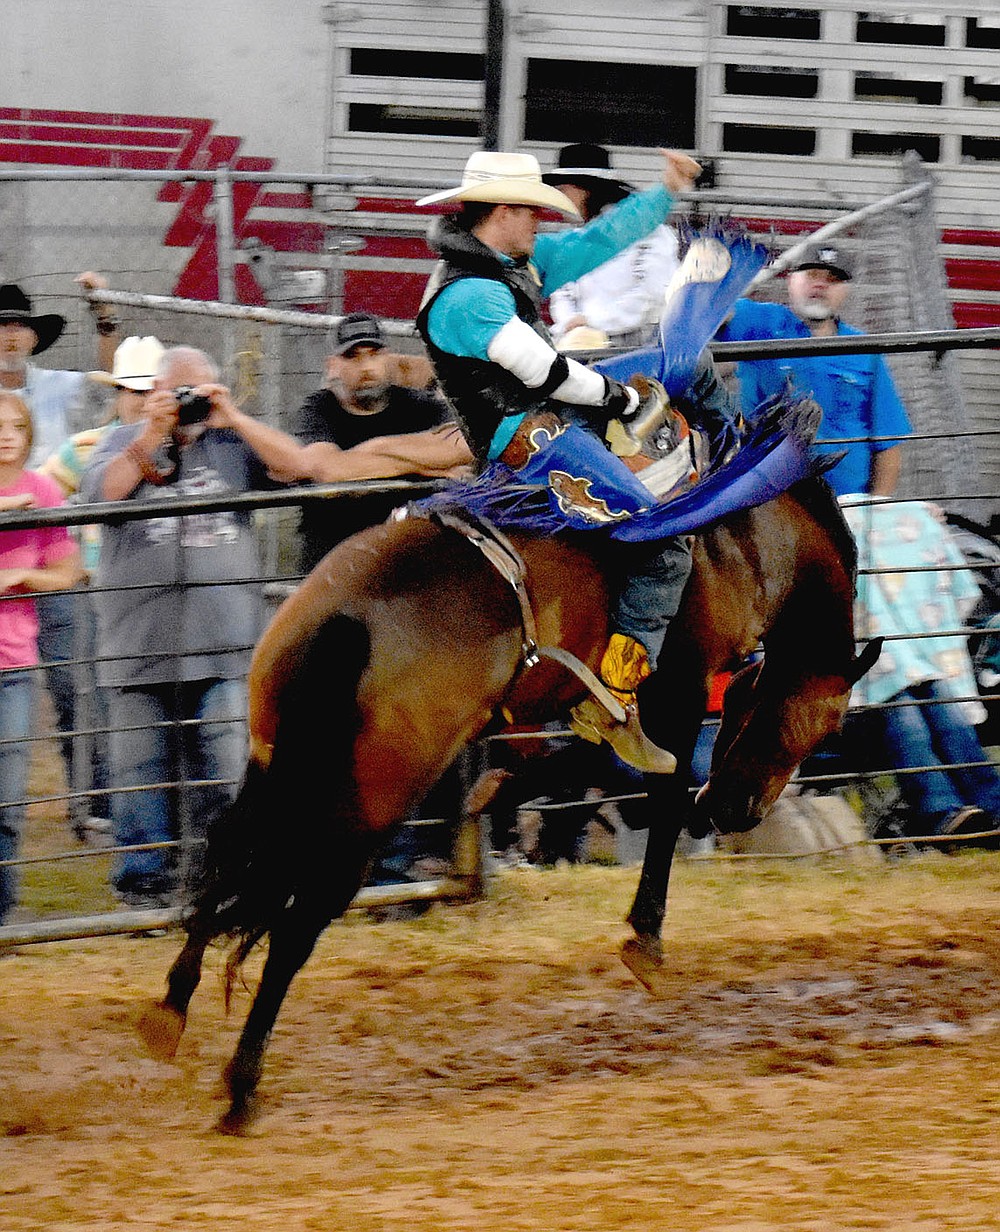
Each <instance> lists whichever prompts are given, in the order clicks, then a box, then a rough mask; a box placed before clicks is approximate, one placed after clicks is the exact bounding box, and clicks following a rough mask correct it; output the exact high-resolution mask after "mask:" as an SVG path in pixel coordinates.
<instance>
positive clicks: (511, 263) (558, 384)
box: [417, 150, 700, 773]
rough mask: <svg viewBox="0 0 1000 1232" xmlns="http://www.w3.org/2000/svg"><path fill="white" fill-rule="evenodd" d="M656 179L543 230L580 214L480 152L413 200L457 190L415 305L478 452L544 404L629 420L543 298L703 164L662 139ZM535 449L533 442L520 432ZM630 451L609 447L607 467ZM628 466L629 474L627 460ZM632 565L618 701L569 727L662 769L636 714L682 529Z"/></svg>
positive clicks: (501, 448) (673, 588)
mask: <svg viewBox="0 0 1000 1232" xmlns="http://www.w3.org/2000/svg"><path fill="white" fill-rule="evenodd" d="M662 153H663V177H662V178H663V182H662V183H661V184H658V185H656V186H655V187H653V188H649V189H647V190H646V191H644V192H637V193H633V194H632V195H630V196H628V197H627V198H626V199H625V200H623V201H621V202H619V203H618V204H617V205H614V206H612V207H610V208H609V209H607V210H605V211H603V212H602V213H601V214H600V216H599V217H598V218H595V219H594V220H593V221H592V222H590V223H588V224H587V225H586V226H583V227H580V228H578V229H574V230H570V231H563V232H560V233H558V234H551V233H545V234H542V235H539V234H538V223H539V218H540V216H541V215H542V214H543V213H544V212H545V211H550V212H551V211H556V212H559V213H562V214H563V215H566V216H568V217H570V218H574V217H576V216H577V211H576V209H575V207H574V205H573V203H572V202H571V201H570V200H569V198H568V197H566V196H565V195H564V194H563V193H561V192H559V191H558V190H557V189H555V188H553V187H551V186H550V185H548V184H545V183H544V182H543V180H542V177H541V170H540V168H539V166H538V162H537V160H536V159H535V158H533V157H532V156H531V155H527V154H513V153H497V152H491V151H480V152H478V153H476V154H473V155H472V156H471V157H470V159H469V160H468V162H467V164H466V167H465V172H464V175H463V179H462V183H461V185H460V186H459V187H458V188H455V189H448V190H446V191H444V192H439V193H434V194H432V195H431V196H429V197H425V198H423V200H422V201H419V202H418V203H417V204H418V205H422V206H426V205H431V204H436V203H438V202H446V201H447V202H456V203H457V204H458V205H459V207H460V210H459V212H458V213H457V214H455V215H451V216H448V215H446V216H444V217H442V218H441V219H439V220H437V222H436V223H435V225H434V226H433V227H432V230H431V235H430V243H431V245H432V246H433V247H434V248H435V249H436V250H437V251H438V252H439V253H440V255H441V260H440V262H439V264H438V266H437V268H436V269H435V271H434V273H433V275H432V276H431V279H430V282H429V283H428V286H427V290H426V292H425V295H424V302H423V304H422V306H421V310H420V313H419V315H418V317H417V328H418V330H419V331H420V333H421V336H422V337H423V339H424V341H425V342H426V344H427V347H428V351H429V353H430V357H431V360H432V361H433V363H434V366H435V369H436V371H437V374H438V379H439V381H440V383H441V387H442V389H443V391H444V393H445V395H446V397H447V398H448V400H449V402H450V403H451V404H452V406H453V407H454V409H455V412H456V414H457V416H458V418H459V421H460V422H461V424H462V428H463V431H464V432H465V435H466V437H467V439H468V441H469V444H470V446H471V448H472V451H473V453H474V454H475V456H476V459H477V461H478V462H479V463H480V464H482V463H484V462H487V461H493V460H495V459H497V458H500V457H501V456H502V455H503V456H504V460H505V461H506V460H507V457H506V455H505V450H507V449H508V447H511V448H516V447H518V445H522V446H523V445H525V444H528V442H522V441H521V438H520V437H518V436H517V434H518V430H519V429H521V428H522V426H523V425H527V424H528V423H537V422H539V420H538V417H539V416H542V417H547V424H548V426H547V427H545V428H544V430H545V431H548V432H550V433H554V434H558V433H560V432H561V431H563V430H564V427H563V426H562V425H565V423H566V422H568V421H569V420H574V421H576V422H580V421H581V420H582V421H583V422H584V423H585V424H586V425H587V426H588V427H589V428H591V429H593V430H594V431H595V432H596V433H598V434H599V435H602V436H603V433H604V430H605V428H606V427H607V425H608V422H609V421H610V420H611V419H620V420H622V421H625V422H627V421H628V420H630V419H631V418H633V417H634V416H635V415H636V413H637V412H638V410H639V393H638V391H637V390H636V389H633V388H631V387H629V386H627V385H622V384H620V383H619V382H618V381H614V380H612V379H610V378H608V377H604V376H602V375H601V374H600V373H598V372H595V371H594V370H593V369H591V368H587V367H585V366H584V365H583V364H580V363H578V362H577V361H576V360H573V359H570V358H568V357H567V356H565V355H561V354H559V353H558V352H557V351H556V350H555V349H554V348H553V346H552V341H551V338H550V336H549V332H548V329H547V328H546V326H545V323H544V322H543V320H542V316H541V301H542V299H543V298H545V297H546V296H548V295H550V294H551V293H552V292H553V291H554V290H556V289H557V288H558V287H560V286H563V285H564V284H566V283H568V282H573V281H575V280H576V279H578V278H580V277H581V276H582V275H583V274H586V273H588V272H589V271H590V270H592V269H596V268H597V266H599V265H602V264H603V263H604V262H605V261H607V260H609V259H610V258H612V257H614V256H615V255H617V254H618V253H619V252H622V251H623V250H624V249H626V248H628V247H629V246H630V245H631V244H634V243H635V242H636V241H637V240H640V239H642V238H643V237H644V236H646V235H649V234H651V233H652V232H653V231H654V230H655V229H656V228H657V227H658V226H660V225H661V224H662V223H663V222H665V221H666V219H667V217H668V215H669V213H670V208H671V205H672V202H673V195H674V194H675V193H677V192H680V191H684V190H686V189H689V188H690V187H691V186H692V185H693V183H694V179H695V177H696V176H697V174H698V172H699V171H700V167H699V165H698V163H696V162H695V161H694V159H691V158H688V157H687V155H684V154H680V153H677V152H676V151H671V150H664V151H662ZM528 447H529V448H530V447H531V446H530V444H528ZM619 466H620V467H622V468H623V469H625V470H627V468H625V467H624V463H622V462H621V461H620V459H618V458H616V457H615V456H614V455H613V454H611V453H610V452H608V453H607V454H606V457H605V456H604V455H602V460H601V467H602V468H603V470H604V471H607V472H611V471H613V470H614V468H616V467H619ZM629 479H630V480H631V479H632V476H631V473H629ZM633 560H634V564H633V567H632V568H631V569H630V571H629V575H628V578H627V579H626V582H625V584H624V586H623V587H622V591H621V594H620V595H619V596H618V601H617V604H616V606H615V609H614V611H613V612H612V620H611V624H612V628H613V630H614V633H613V636H612V638H611V642H610V644H609V646H608V650H607V651H606V653H605V655H604V659H603V661H602V664H601V675H602V677H603V679H604V681H605V683H606V684H607V685H608V687H609V688H611V690H612V691H613V692H614V693H616V694H617V696H618V697H619V698H620V699H621V700H622V702H623V704H624V705H625V711H626V721H625V722H615V720H614V719H613V718H612V716H611V715H610V714H609V712H608V711H607V710H606V709H605V708H604V707H603V706H601V705H600V704H599V703H597V702H596V700H595V699H593V698H587V699H586V700H585V701H584V702H582V703H581V704H580V705H579V706H577V707H576V708H575V710H574V712H573V716H572V725H573V728H574V730H575V731H576V732H577V733H578V734H579V735H581V736H583V737H584V738H585V739H588V740H591V741H594V742H597V741H599V740H607V741H608V743H609V744H611V746H612V748H614V749H615V751H616V752H617V753H618V755H619V756H620V757H621V758H622V759H623V760H624V761H627V762H629V764H631V765H633V766H636V767H637V768H639V769H642V770H648V771H652V772H657V773H669V772H671V771H672V770H673V769H674V766H675V764H676V763H675V760H674V758H673V756H672V755H671V754H669V753H667V752H666V751H665V750H663V749H659V748H657V746H656V745H654V744H653V743H652V742H651V741H650V740H648V739H647V737H646V736H645V734H644V733H643V732H642V729H641V727H640V724H639V718H638V711H637V709H636V704H635V696H636V689H637V687H638V685H639V684H640V683H641V682H642V680H643V679H644V678H645V677H646V676H648V675H649V674H650V673H651V671H652V670H653V667H654V666H655V662H656V656H657V654H658V652H659V650H660V648H661V647H662V645H663V638H664V634H665V632H666V628H667V624H668V623H669V621H670V619H671V618H672V617H673V615H674V614H675V612H676V611H677V608H678V606H679V604H680V597H681V592H682V590H683V588H684V583H685V582H686V580H687V577H688V574H689V572H690V567H691V561H690V551H689V548H688V546H687V544H686V542H685V541H683V540H682V539H680V538H678V539H673V540H668V541H666V542H661V543H657V544H655V545H651V550H650V551H647V552H645V553H641V554H640V553H639V552H637V551H636V550H635V549H633Z"/></svg>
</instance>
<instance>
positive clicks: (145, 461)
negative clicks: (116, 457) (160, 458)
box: [122, 441, 167, 487]
mask: <svg viewBox="0 0 1000 1232" xmlns="http://www.w3.org/2000/svg"><path fill="white" fill-rule="evenodd" d="M122 453H123V454H124V455H125V457H126V458H128V459H129V460H130V461H131V462H134V463H135V464H136V466H137V467H138V468H139V473H140V475H142V477H143V479H145V480H146V482H147V483H155V484H156V485H157V487H160V486H162V485H163V484H164V483H165V482H166V479H167V476H166V475H165V474H164V473H163V472H162V471H159V470H157V469H156V467H155V466H154V465H153V463H152V461H151V460H150V459H149V458H147V457H146V455H145V454H144V453H143V452H142V449H141V447H140V445H139V442H138V441H129V443H128V444H127V445H126V446H125V448H124V449H123V450H122Z"/></svg>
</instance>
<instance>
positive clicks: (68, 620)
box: [0, 270, 118, 827]
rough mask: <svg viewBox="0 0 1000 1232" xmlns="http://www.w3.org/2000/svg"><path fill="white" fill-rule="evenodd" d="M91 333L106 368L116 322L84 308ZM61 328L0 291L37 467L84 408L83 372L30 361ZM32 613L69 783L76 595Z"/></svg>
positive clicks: (0, 322)
mask: <svg viewBox="0 0 1000 1232" xmlns="http://www.w3.org/2000/svg"><path fill="white" fill-rule="evenodd" d="M76 282H77V284H78V285H79V286H80V288H81V290H82V291H83V292H85V293H86V292H88V291H92V290H98V289H102V288H105V287H107V285H108V284H107V279H105V278H104V276H103V275H101V274H97V273H94V272H93V271H92V270H88V271H87V272H86V273H83V274H80V275H79V277H78V278H77V279H76ZM90 307H91V312H92V315H93V317H94V321H95V325H96V328H97V351H98V364H99V365H100V367H101V368H103V369H105V370H107V369H108V368H110V367H111V362H112V358H113V355H114V351H115V344H116V342H117V331H118V322H117V320H116V318H115V316H114V313H113V311H112V310H111V309H109V308H108V307H107V306H105V305H98V304H91V305H90ZM65 326H66V321H65V318H64V317H62V316H59V315H58V314H56V313H44V314H40V315H35V313H34V312H33V310H32V305H31V300H30V299H29V298H28V296H27V295H26V294H25V292H24V291H23V290H22V289H21V288H20V287H18V286H15V285H13V284H12V283H7V284H5V285H4V286H0V390H3V389H5V390H8V391H10V392H12V393H16V394H18V395H20V397H22V398H23V399H24V401H25V402H26V403H27V405H28V409H29V410H30V411H31V414H32V417H33V419H34V423H35V434H34V445H33V446H32V451H31V456H30V458H29V459H28V465H29V466H30V467H39V466H41V465H42V463H43V462H44V461H45V460H46V458H48V457H49V456H50V455H51V453H52V451H53V450H54V449H56V448H57V447H58V446H59V445H60V443H61V442H62V441H63V440H64V439H65V438H66V437H67V436H68V435H69V433H70V432H72V431H73V430H74V429H75V428H77V427H79V426H80V422H79V421H80V419H81V418H82V415H83V412H84V405H85V391H86V387H87V377H86V373H83V372H71V371H61V370H57V369H53V368H38V367H36V366H35V365H34V364H33V363H31V362H30V360H31V358H32V356H35V355H40V354H42V352H44V351H47V350H48V348H49V347H50V346H52V344H53V343H54V342H55V341H56V340H57V339H58V338H59V336H60V334H61V333H62V332H63V330H64V328H65ZM36 607H37V611H38V655H39V660H40V662H41V663H43V664H45V665H47V667H46V672H45V680H46V684H47V686H48V690H49V695H50V696H51V698H52V704H53V709H54V710H55V719H56V727H57V729H58V730H59V731H60V732H62V733H64V735H63V739H62V740H61V741H60V751H61V753H62V757H63V762H64V764H65V768H66V778H67V781H68V782H72V781H73V777H74V776H73V742H72V739H71V738H70V737H68V736H67V735H65V733H69V732H72V731H74V730H75V729H76V715H75V710H74V703H75V692H76V682H75V679H74V673H73V669H72V667H68V666H66V664H67V662H68V661H69V660H71V659H73V658H75V657H76V656H75V653H74V652H75V633H74V623H73V616H74V612H75V611H76V596H74V595H69V594H49V595H44V596H42V597H41V598H39V599H38V600H37V602H36ZM70 811H71V814H72V816H73V824H74V827H78V826H80V825H82V824H84V814H85V812H86V809H85V807H84V806H82V805H80V804H79V803H77V802H75V801H74V802H72V803H71V806H70Z"/></svg>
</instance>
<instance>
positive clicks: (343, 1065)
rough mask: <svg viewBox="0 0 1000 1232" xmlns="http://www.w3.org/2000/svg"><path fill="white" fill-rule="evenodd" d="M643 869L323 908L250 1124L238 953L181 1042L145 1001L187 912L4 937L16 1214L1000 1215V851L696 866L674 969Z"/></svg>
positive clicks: (4, 1051) (156, 987)
mask: <svg viewBox="0 0 1000 1232" xmlns="http://www.w3.org/2000/svg"><path fill="white" fill-rule="evenodd" d="M635 880H636V870H635V869H634V868H620V867H619V868H603V867H596V866H586V867H577V868H567V869H561V870H560V869H557V870H547V871H542V870H537V869H514V870H510V871H507V872H504V873H503V874H500V875H499V876H498V877H497V878H496V879H495V880H494V882H493V883H492V887H491V892H490V896H489V898H488V899H487V900H486V901H483V902H480V903H476V904H471V905H461V906H459V905H438V906H435V907H434V908H432V909H431V911H429V912H428V913H427V914H426V915H425V916H423V917H422V918H420V919H418V920H415V921H412V922H406V923H379V924H376V923H373V922H371V920H370V919H369V918H368V917H366V916H362V915H352V916H350V917H349V918H348V919H347V921H345V922H342V923H339V924H337V925H335V926H333V927H332V928H331V929H329V930H328V932H327V933H326V934H325V936H324V937H323V939H322V940H321V942H320V946H319V948H318V950H317V952H316V954H315V955H314V956H313V959H312V960H311V962H310V963H309V965H308V966H307V967H306V969H305V970H304V972H303V973H302V974H301V976H300V978H299V980H298V981H297V982H296V984H295V985H294V986H293V989H292V993H291V995H290V997H289V1000H288V1002H287V1003H286V1006H285V1009H284V1011H283V1013H282V1015H281V1017H280V1018H279V1021H278V1026H277V1028H276V1030H275V1033H274V1037H273V1040H272V1042H271V1047H270V1050H269V1053H268V1057H267V1064H266V1068H265V1075H264V1080H263V1083H262V1088H261V1090H262V1096H263V1106H262V1109H261V1115H260V1117H259V1119H258V1121H257V1122H256V1123H255V1125H254V1127H253V1129H252V1130H251V1131H250V1133H249V1134H248V1136H246V1137H244V1138H227V1137H223V1136H221V1135H219V1134H217V1133H215V1132H214V1130H213V1128H212V1126H213V1123H214V1120H215V1118H216V1117H217V1116H218V1115H219V1113H220V1112H221V1111H222V1109H223V1107H224V1104H223V1100H222V1095H221V1089H220V1077H219V1076H220V1072H221V1069H222V1066H223V1065H224V1064H225V1062H226V1060H227V1059H228V1056H229V1054H230V1052H231V1050H232V1048H233V1046H234V1044H235V1038H236V1033H237V1031H238V1028H239V1026H240V1024H241V1022H242V1017H243V1015H244V1014H245V1012H246V1009H247V1006H248V994H247V992H246V990H245V989H239V990H238V991H237V996H236V998H235V1004H234V1006H233V1010H232V1013H231V1014H230V1015H229V1017H228V1018H227V1017H226V1015H225V1013H224V1010H223V1005H222V988H221V969H222V955H221V953H219V952H215V953H212V954H210V962H209V969H208V972H207V974H206V978H205V981H204V983H203V985H202V987H201V989H200V990H199V992H198V994H197V995H196V997H195V1000H194V1002H193V1004H192V1013H191V1018H190V1021H189V1024H188V1030H187V1034H186V1035H185V1037H184V1039H183V1040H182V1042H181V1046H180V1050H179V1052H178V1055H177V1057H176V1060H175V1061H173V1062H171V1063H162V1062H156V1061H153V1060H151V1059H150V1058H148V1057H147V1056H146V1055H145V1054H144V1053H143V1051H142V1048H141V1045H140V1043H139V1041H138V1038H137V1036H136V1034H135V1032H134V1026H133V1025H134V1019H135V1015H136V1014H137V1012H138V1011H139V1010H140V1009H141V1008H142V1007H143V1005H144V1004H145V1003H146V1002H147V1001H148V1000H149V999H150V998H152V997H155V996H158V995H159V994H160V992H161V989H162V985H163V979H164V976H165V973H166V970H167V967H168V966H169V964H170V962H171V960H172V958H173V956H174V955H175V953H176V951H177V948H178V944H179V939H178V936H177V935H176V934H172V935H168V936H166V937H162V938H109V939H104V940H95V941H89V942H74V943H72V944H70V943H59V944H48V945H37V946H29V947H24V948H22V949H21V950H20V951H18V952H16V953H11V954H8V955H7V956H6V957H4V958H2V959H0V1091H2V1096H0V1129H2V1130H3V1131H4V1136H0V1211H2V1215H0V1224H2V1227H3V1229H4V1232H29V1230H31V1232H34V1230H35V1229H39V1228H45V1229H50V1228H58V1229H66V1230H67V1232H70V1230H73V1229H78V1228H88V1229H90V1228H102V1229H119V1228H131V1227H140V1228H158V1229H160V1228H162V1229H168V1228H177V1227H182V1228H206V1229H209V1228H210V1229H212V1230H213V1232H229V1230H230V1229H232V1230H236V1229H239V1230H240V1232H256V1230H258V1229H261V1230H263V1229H279V1228H280V1229H293V1230H294V1229H324V1230H331V1229H332V1230H337V1232H339V1230H341V1229H351V1230H352V1232H353V1230H358V1232H395V1230H396V1229H407V1232H421V1230H424V1229H426V1230H427V1232H430V1230H434V1232H452V1230H456V1232H457V1230H461V1232H466V1230H472V1229H475V1230H477V1232H478V1230H485V1229H490V1230H492V1229H497V1230H500V1229H503V1230H504V1232H516V1230H518V1229H531V1230H532V1232H535V1230H542V1229H544V1230H545V1232H563V1230H565V1232H570V1230H573V1229H594V1230H597V1232H607V1230H608V1229H619V1228H629V1229H650V1230H653V1229H656V1230H660V1229H670V1230H671V1232H673V1230H678V1232H685V1230H687V1229H691V1230H692V1232H694V1230H695V1229H697V1230H698V1232H737V1230H738V1232H763V1230H765V1229H789V1228H793V1229H817V1230H819V1229H822V1230H823V1232H830V1230H834V1232H835V1230H837V1229H847V1228H851V1229H854V1228H865V1229H892V1230H893V1232H900V1230H903V1229H952V1228H954V1229H976V1230H979V1229H987V1228H998V1227H1000V1212H998V1209H997V1197H996V1195H997V1190H998V1185H1000V1164H998V1162H997V1150H996V1143H997V1120H998V1117H1000V1078H998V1069H997V1065H996V1060H995V1057H996V1052H997V1046H998V1044H1000V946H998V933H997V923H998V918H1000V855H996V854H991V853H985V852H969V853H967V854H963V855H959V856H952V857H946V856H942V855H928V856H921V857H917V858H909V859H905V860H899V861H896V862H889V861H887V862H886V863H885V864H881V865H878V866H875V867H867V868H862V867H851V866H848V865H845V864H844V863H843V862H840V863H838V862H832V863H830V862H828V863H826V864H823V865H812V866H810V865H806V864H803V863H801V862H800V863H797V864H796V863H791V862H781V863H777V864H776V863H771V864H766V865H765V864H761V863H759V862H753V863H751V862H742V863H735V862H722V861H716V862H711V863H708V862H705V863H701V862H698V863H696V862H694V861H688V862H685V863H684V864H682V866H681V867H680V869H679V871H678V876H677V878H676V880H675V885H674V890H673V899H672V905H671V915H670V919H669V922H668V928H667V945H666V957H665V967H664V984H663V988H662V989H661V990H660V995H659V996H658V997H652V996H650V995H649V994H648V993H647V992H646V991H645V990H644V989H643V988H641V987H640V986H639V985H638V984H636V982H635V981H634V979H633V978H632V976H631V975H630V974H629V972H628V971H627V970H626V968H625V967H624V965H623V964H622V963H621V962H620V960H619V958H618V956H617V952H618V948H619V946H620V943H621V942H622V940H623V939H624V938H625V937H626V936H627V935H628V930H627V929H626V927H625V925H624V924H623V923H622V920H623V917H624V914H625V912H626V910H627V907H628V904H629V901H630V896H631V893H632V890H633V888H634V885H635ZM258 969H259V961H258V962H251V964H249V967H248V977H252V976H253V975H255V974H256V971H257V970H258Z"/></svg>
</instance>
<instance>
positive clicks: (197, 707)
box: [107, 679, 247, 901]
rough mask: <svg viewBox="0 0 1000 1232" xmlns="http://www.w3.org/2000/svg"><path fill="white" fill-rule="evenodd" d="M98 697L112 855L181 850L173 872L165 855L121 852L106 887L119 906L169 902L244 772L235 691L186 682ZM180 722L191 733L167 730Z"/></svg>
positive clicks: (240, 701) (241, 687)
mask: <svg viewBox="0 0 1000 1232" xmlns="http://www.w3.org/2000/svg"><path fill="white" fill-rule="evenodd" d="M107 692H108V709H109V714H110V720H111V727H112V731H111V739H110V760H111V784H112V787H111V820H112V823H113V830H114V839H115V843H116V845H117V846H129V845H132V844H136V843H166V842H171V841H173V840H176V839H180V840H182V849H181V862H180V866H179V867H178V861H177V858H176V856H175V852H174V850H173V849H170V848H161V849H158V850H154V851H131V852H125V853H124V854H123V855H121V856H120V857H119V859H118V862H117V863H116V866H115V868H114V870H113V872H112V884H113V886H114V888H115V890H116V891H117V892H118V893H119V894H120V895H122V896H123V897H125V899H126V901H129V900H130V899H150V898H166V897H169V896H171V895H172V894H173V892H174V890H175V887H176V885H177V882H178V881H179V880H180V881H181V882H183V883H184V884H185V889H186V890H187V891H189V890H190V889H191V886H192V885H193V883H194V881H195V879H196V877H197V875H198V871H199V870H200V867H201V857H202V855H203V850H204V849H203V843H204V840H205V838H206V837H207V834H208V830H209V827H210V826H211V825H212V823H213V822H214V820H215V819H216V817H218V815H219V814H220V813H221V812H222V810H223V809H224V808H225V806H226V805H227V804H228V803H229V802H230V800H231V799H232V798H233V795H234V794H235V788H236V785H237V783H238V780H239V779H240V778H241V777H242V774H243V771H244V768H245V765H246V711H247V706H246V685H245V682H244V681H243V680H215V679H213V680H192V681H182V682H179V683H176V684H173V683H172V684H151V685H142V686H137V687H134V688H110V689H108V691H107ZM184 720H193V721H194V724H193V725H192V726H183V727H178V726H175V724H177V723H179V722H183V721H184ZM161 724H169V726H158V725H161ZM201 780H212V781H211V782H208V783H203V784H202V785H200V786H197V787H188V786H183V785H182V786H181V787H178V788H174V787H162V786H160V787H157V786H151V787H150V788H149V790H147V791H124V792H123V791H119V790H117V789H118V788H124V787H142V786H144V785H145V784H164V783H181V784H186V783H188V782H200V781H201ZM216 780H223V781H222V782H219V781H216ZM230 780H233V781H230Z"/></svg>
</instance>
